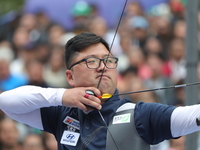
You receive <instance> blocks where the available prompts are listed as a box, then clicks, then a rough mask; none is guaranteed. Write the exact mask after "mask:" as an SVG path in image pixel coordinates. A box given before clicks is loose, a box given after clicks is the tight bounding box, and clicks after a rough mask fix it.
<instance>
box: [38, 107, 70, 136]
mask: <svg viewBox="0 0 200 150" xmlns="http://www.w3.org/2000/svg"><path fill="white" fill-rule="evenodd" d="M40 111H41V117H42V124H43V128H44V131H46V132H50V133H52V134H57V133H58V132H60V131H58V130H59V129H61V128H62V125H63V120H64V118H65V117H66V116H67V114H69V111H70V109H69V108H67V107H63V106H57V107H54V106H52V107H44V108H41V109H40Z"/></svg>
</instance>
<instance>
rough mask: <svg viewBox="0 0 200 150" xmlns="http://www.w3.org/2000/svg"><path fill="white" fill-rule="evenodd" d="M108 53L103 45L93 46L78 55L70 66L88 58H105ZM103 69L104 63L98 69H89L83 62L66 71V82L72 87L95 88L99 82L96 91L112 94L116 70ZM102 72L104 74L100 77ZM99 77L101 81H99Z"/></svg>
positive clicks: (115, 82)
mask: <svg viewBox="0 0 200 150" xmlns="http://www.w3.org/2000/svg"><path fill="white" fill-rule="evenodd" d="M108 53H109V52H108V50H107V49H106V47H105V46H104V45H103V44H101V43H98V44H94V45H91V46H89V47H87V48H85V49H84V50H83V51H82V52H80V53H78V55H77V56H76V57H75V58H74V60H73V61H72V63H71V64H74V63H76V62H78V61H80V60H82V59H84V58H88V57H97V58H100V59H102V58H106V57H107V55H108ZM104 67H105V65H104V63H103V62H101V65H100V67H99V68H97V69H89V68H88V67H87V65H86V62H85V61H84V62H82V63H79V64H77V65H75V66H73V67H72V68H71V70H67V71H66V76H67V80H68V82H69V84H70V85H71V86H73V87H89V86H91V87H97V86H98V83H99V82H100V85H99V87H98V89H100V91H101V92H102V94H104V93H110V94H113V93H114V92H115V89H116V86H117V70H116V68H115V69H108V68H106V67H105V69H104ZM103 70H104V73H103V75H102V72H103ZM101 77H102V79H101V81H100V78H101Z"/></svg>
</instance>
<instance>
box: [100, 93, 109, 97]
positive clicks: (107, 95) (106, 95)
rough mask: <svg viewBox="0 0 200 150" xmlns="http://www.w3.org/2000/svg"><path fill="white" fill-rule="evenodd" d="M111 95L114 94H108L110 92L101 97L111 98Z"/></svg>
mask: <svg viewBox="0 0 200 150" xmlns="http://www.w3.org/2000/svg"><path fill="white" fill-rule="evenodd" d="M111 97H112V95H111V94H108V93H106V94H103V95H102V96H99V98H111Z"/></svg>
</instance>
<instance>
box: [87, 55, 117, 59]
mask: <svg viewBox="0 0 200 150" xmlns="http://www.w3.org/2000/svg"><path fill="white" fill-rule="evenodd" d="M112 56H113V55H112V54H104V55H103V57H112ZM87 57H97V56H96V55H87V56H86V57H85V58H87Z"/></svg>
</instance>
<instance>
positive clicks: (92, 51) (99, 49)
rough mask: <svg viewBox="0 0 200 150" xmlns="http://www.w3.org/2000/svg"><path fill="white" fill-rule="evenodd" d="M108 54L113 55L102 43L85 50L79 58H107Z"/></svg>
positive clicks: (80, 53) (79, 54)
mask: <svg viewBox="0 0 200 150" xmlns="http://www.w3.org/2000/svg"><path fill="white" fill-rule="evenodd" d="M108 54H109V55H111V54H110V53H109V51H108V49H107V48H106V47H105V46H104V45H103V44H102V43H97V44H93V45H91V46H89V47H87V48H85V49H83V50H82V51H81V52H79V53H78V55H77V57H82V58H84V57H89V56H95V57H105V56H107V55H108Z"/></svg>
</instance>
